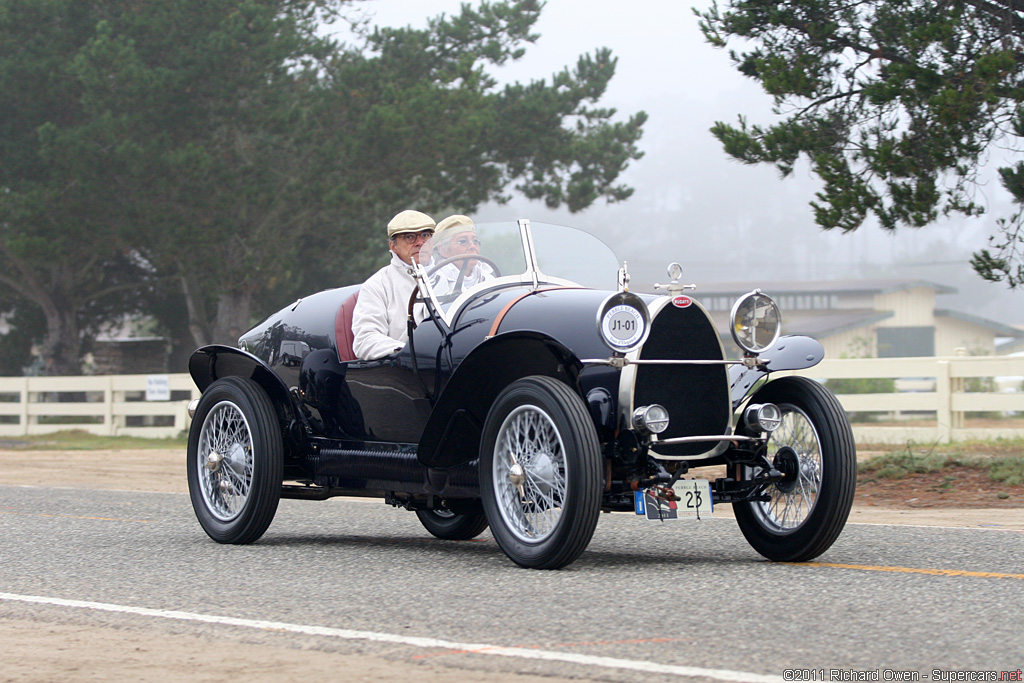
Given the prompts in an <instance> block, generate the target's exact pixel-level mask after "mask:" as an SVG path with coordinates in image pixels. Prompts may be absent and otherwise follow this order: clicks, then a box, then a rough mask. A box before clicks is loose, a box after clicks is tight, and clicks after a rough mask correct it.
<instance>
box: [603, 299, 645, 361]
mask: <svg viewBox="0 0 1024 683" xmlns="http://www.w3.org/2000/svg"><path fill="white" fill-rule="evenodd" d="M597 330H598V332H599V333H600V334H601V339H602V340H604V343H605V344H607V345H608V347H609V348H610V349H612V350H613V351H620V352H622V353H625V352H627V351H632V350H633V349H635V348H637V347H639V346H640V345H641V344H643V343H644V342H645V341H646V340H647V335H648V334H649V333H650V331H651V314H650V312H649V311H648V310H647V304H645V303H644V300H643V299H641V298H640V297H639V296H637V295H636V294H633V293H631V292H619V293H618V294H612V295H611V296H610V297H608V298H607V299H605V300H604V302H603V303H602V304H601V306H600V308H598V310H597Z"/></svg>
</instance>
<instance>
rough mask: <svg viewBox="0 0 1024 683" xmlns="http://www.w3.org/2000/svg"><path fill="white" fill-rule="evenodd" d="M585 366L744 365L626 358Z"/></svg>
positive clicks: (588, 362) (586, 360)
mask: <svg viewBox="0 0 1024 683" xmlns="http://www.w3.org/2000/svg"><path fill="white" fill-rule="evenodd" d="M580 362H581V363H583V364H584V365H611V366H618V365H743V361H741V360H640V359H637V360H630V358H629V357H628V356H627V357H625V358H584V359H582V360H580Z"/></svg>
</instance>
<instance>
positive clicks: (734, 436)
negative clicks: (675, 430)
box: [651, 434, 762, 448]
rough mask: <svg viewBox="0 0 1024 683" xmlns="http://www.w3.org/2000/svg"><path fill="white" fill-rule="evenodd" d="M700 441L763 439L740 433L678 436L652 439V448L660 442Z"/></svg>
mask: <svg viewBox="0 0 1024 683" xmlns="http://www.w3.org/2000/svg"><path fill="white" fill-rule="evenodd" d="M700 441H762V439H759V438H757V437H755V436H740V435H738V434H711V435H708V436H676V437H673V438H671V439H653V438H652V439H651V448H655V447H657V446H658V445H659V444H665V445H666V446H671V445H672V444H677V443H698V442H700Z"/></svg>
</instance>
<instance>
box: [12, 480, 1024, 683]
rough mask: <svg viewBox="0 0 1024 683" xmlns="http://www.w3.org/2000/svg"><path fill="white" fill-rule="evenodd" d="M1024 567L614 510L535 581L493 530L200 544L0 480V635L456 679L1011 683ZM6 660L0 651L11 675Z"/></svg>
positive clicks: (373, 507)
mask: <svg viewBox="0 0 1024 683" xmlns="http://www.w3.org/2000/svg"><path fill="white" fill-rule="evenodd" d="M1022 560H1024V533H1022V532H1019V531H1007V530H987V529H952V528H934V527H931V528H926V527H905V526H874V525H848V526H847V528H846V530H845V531H844V532H843V534H842V536H841V537H840V538H839V540H838V542H837V543H836V544H835V545H834V546H833V547H832V549H831V550H829V551H828V552H827V553H826V554H825V555H823V556H822V557H821V558H819V562H818V563H812V564H805V565H790V564H774V563H770V562H766V561H764V560H762V559H761V558H760V556H758V555H757V554H756V553H754V552H753V551H752V550H751V549H750V547H749V546H748V545H747V544H746V542H745V540H744V539H743V537H742V535H741V534H740V532H739V530H738V528H737V527H736V524H735V522H734V521H732V520H730V519H712V520H705V521H701V522H674V523H655V522H644V521H640V520H639V519H637V518H635V517H634V516H632V515H626V514H614V515H604V516H602V518H601V522H600V524H599V525H598V528H597V532H596V534H595V537H594V540H593V542H592V543H591V545H590V547H589V549H588V550H587V552H586V553H584V555H583V556H582V557H581V558H580V559H579V560H578V561H577V562H576V563H574V564H573V565H572V566H570V567H569V568H567V569H564V570H560V571H547V572H545V571H530V570H524V569H520V568H517V567H516V566H515V565H513V564H512V563H511V562H509V561H508V560H507V558H505V556H504V555H503V554H502V553H501V551H500V550H499V549H498V548H497V546H496V545H495V544H494V542H493V540H492V539H491V538H490V536H489V534H486V533H485V534H484V535H483V536H481V538H480V539H477V540H475V541H468V542H448V541H440V540H436V539H434V538H433V537H431V536H430V535H428V534H427V533H426V531H424V530H423V529H422V528H421V527H420V526H419V523H418V521H417V519H416V517H415V515H413V514H412V513H409V512H405V511H401V510H394V509H392V508H390V507H388V506H386V505H385V504H384V503H383V502H380V501H376V500H373V501H365V500H337V499H336V500H331V501H326V502H305V501H282V503H281V507H280V509H279V511H278V514H277V517H276V519H275V521H274V523H273V524H272V525H271V527H270V530H269V532H268V533H267V534H266V536H264V538H263V539H261V541H260V542H259V543H256V544H254V545H250V546H242V547H236V546H222V545H218V544H216V543H213V542H212V541H210V540H209V539H208V538H207V537H206V535H205V534H204V533H203V531H202V530H201V528H200V527H199V525H198V523H197V522H196V520H195V517H194V515H193V513H192V509H191V507H190V504H189V500H188V496H186V495H182V494H167V493H142V492H129V491H97V490H85V489H53V488H33V487H15V486H0V621H2V620H12V619H13V620H26V621H30V622H33V623H43V624H46V623H53V624H58V623H63V624H67V623H72V624H78V625H87V626H95V627H97V628H101V627H102V628H115V629H119V630H120V631H121V632H124V633H130V632H132V631H133V630H135V629H148V630H150V631H152V630H153V629H156V630H163V631H166V633H167V634H169V635H180V634H187V635H198V636H201V637H202V638H204V639H206V640H207V641H209V642H210V643H211V646H214V645H213V644H215V646H216V647H218V648H225V649H230V648H231V647H232V644H233V643H245V644H249V645H252V644H256V645H259V644H261V643H266V644H268V645H269V644H273V645H274V646H275V647H280V646H282V645H283V646H285V647H291V648H295V649H298V650H310V651H317V652H320V653H322V652H328V653H338V655H339V656H342V655H353V654H355V655H365V656H368V657H377V658H382V659H383V660H385V661H394V662H403V663H410V662H412V663H414V664H415V663H421V662H428V663H429V665H430V666H434V667H437V666H440V667H444V668H448V669H451V670H452V672H451V675H452V676H453V677H458V676H459V672H460V671H463V672H493V674H495V675H497V676H498V677H499V678H500V677H501V676H502V675H512V674H515V673H520V674H522V673H527V674H529V673H532V674H539V675H543V676H552V677H556V678H565V679H569V678H573V679H577V680H579V679H582V680H600V681H636V680H640V679H641V678H642V679H643V680H645V681H661V680H698V681H699V680H738V681H748V680H797V681H820V680H826V681H828V680H902V679H904V676H905V675H906V674H905V673H904V672H916V673H917V674H919V675H920V678H919V679H918V680H966V679H965V678H963V677H957V676H954V674H952V673H951V672H955V671H974V672H994V675H995V676H996V677H997V678H993V679H990V680H998V676H999V675H1000V672H1003V671H1007V672H1012V674H1011V677H1010V678H1008V679H1007V678H1004V680H1021V679H1020V678H1013V677H1012V676H1014V675H1016V676H1019V672H1018V670H1019V669H1020V668H1021V667H1022V666H1024V611H1022V609H1021V605H1024V562H1022ZM267 622H273V623H269V624H268V623H267ZM421 639H426V640H421ZM431 639H432V640H431ZM12 656H13V654H12V652H10V650H7V651H6V652H5V648H4V647H3V646H2V641H0V664H2V660H3V659H8V661H10V660H9V658H10V657H12ZM760 677H766V678H763V679H762V678H760ZM227 678H233V676H230V675H225V680H226V679H227ZM343 678H344V677H341V678H339V679H338V680H343ZM906 680H913V678H912V676H911V677H908V678H906ZM978 680H985V679H978Z"/></svg>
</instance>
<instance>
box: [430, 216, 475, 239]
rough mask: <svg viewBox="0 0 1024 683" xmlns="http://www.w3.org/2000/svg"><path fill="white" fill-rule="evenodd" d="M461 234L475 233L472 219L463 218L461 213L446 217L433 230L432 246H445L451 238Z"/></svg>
mask: <svg viewBox="0 0 1024 683" xmlns="http://www.w3.org/2000/svg"><path fill="white" fill-rule="evenodd" d="M463 232H476V224H474V223H473V219H472V218H470V217H469V216H463V215H462V214H461V213H457V214H455V215H454V216H448V218H445V219H444V220H442V221H441V222H440V223H438V224H437V227H436V228H434V244H435V245H436V246H440V245H442V244H446V243H447V242H448V241H449V240H451V238H452V237H454V236H455V235H458V234H459V233H463Z"/></svg>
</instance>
